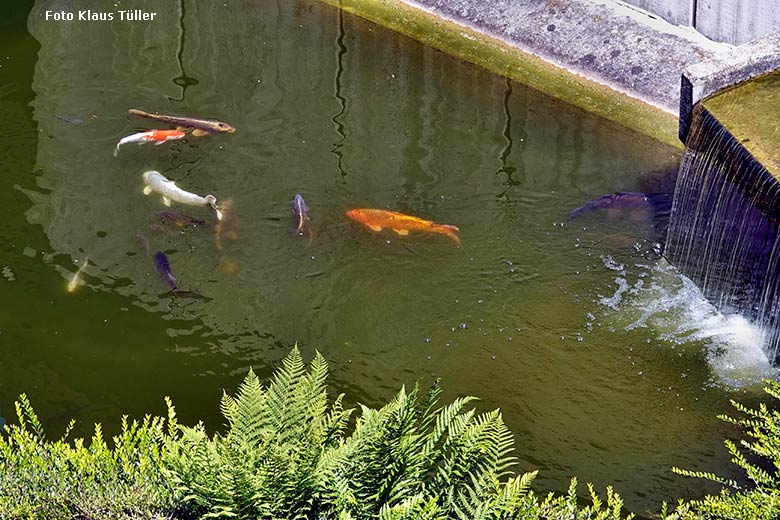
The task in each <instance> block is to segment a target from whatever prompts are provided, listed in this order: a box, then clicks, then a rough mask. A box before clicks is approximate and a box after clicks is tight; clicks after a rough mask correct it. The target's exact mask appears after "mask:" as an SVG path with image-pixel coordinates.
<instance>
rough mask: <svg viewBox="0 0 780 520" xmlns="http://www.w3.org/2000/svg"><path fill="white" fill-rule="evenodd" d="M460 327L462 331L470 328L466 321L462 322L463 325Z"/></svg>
mask: <svg viewBox="0 0 780 520" xmlns="http://www.w3.org/2000/svg"><path fill="white" fill-rule="evenodd" d="M458 327H460V329H461V330H466V329H467V328H469V326H468V324H467V323H466V322H465V321H464V322H461V323H460V324H459V325H458Z"/></svg>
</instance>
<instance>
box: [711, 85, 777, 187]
mask: <svg viewBox="0 0 780 520" xmlns="http://www.w3.org/2000/svg"><path fill="white" fill-rule="evenodd" d="M702 105H703V106H704V108H706V109H707V111H709V112H710V114H712V116H713V117H715V119H717V120H718V121H720V123H721V124H722V125H723V127H724V128H725V129H726V130H728V131H729V133H731V135H733V136H734V138H735V139H736V140H737V141H739V143H740V144H741V145H742V146H743V147H744V148H745V149H746V150H747V151H748V152H750V154H751V155H752V156H753V157H755V158H756V160H758V161H759V162H760V163H761V164H762V165H763V166H764V167H765V168H766V169H767V170H768V171H769V173H771V174H772V175H773V176H774V177H775V179H778V180H780V71H775V72H770V73H768V74H764V75H761V76H758V77H757V78H754V79H752V80H750V81H746V82H744V83H740V84H739V85H736V86H734V87H732V88H729V89H726V90H723V91H721V92H718V93H717V94H714V95H713V96H710V97H709V98H707V99H705V100H703V101H702Z"/></svg>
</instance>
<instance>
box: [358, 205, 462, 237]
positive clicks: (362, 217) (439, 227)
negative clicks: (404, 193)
mask: <svg viewBox="0 0 780 520" xmlns="http://www.w3.org/2000/svg"><path fill="white" fill-rule="evenodd" d="M347 216H348V217H349V218H351V219H352V220H355V221H357V222H360V223H361V224H363V225H365V226H366V227H367V228H369V229H370V230H371V231H382V230H383V229H385V228H387V229H392V230H393V231H395V232H396V233H398V235H400V236H405V235H408V234H409V232H410V231H422V232H424V233H438V234H441V235H445V236H447V237H449V238H450V239H452V240H454V241H455V243H456V244H460V237H459V236H458V231H459V229H458V228H457V227H455V226H450V225H449V224H437V223H436V222H431V221H430V220H425V219H421V218H419V217H413V216H411V215H404V214H403V213H397V212H395V211H385V210H383V209H367V208H360V209H351V210H349V211H347Z"/></svg>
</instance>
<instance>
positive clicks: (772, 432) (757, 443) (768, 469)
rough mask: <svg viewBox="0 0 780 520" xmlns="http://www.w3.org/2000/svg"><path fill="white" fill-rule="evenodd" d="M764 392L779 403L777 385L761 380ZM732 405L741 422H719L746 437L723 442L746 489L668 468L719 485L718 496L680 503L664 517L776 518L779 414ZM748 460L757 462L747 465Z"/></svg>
mask: <svg viewBox="0 0 780 520" xmlns="http://www.w3.org/2000/svg"><path fill="white" fill-rule="evenodd" d="M765 384H766V386H765V387H764V391H765V392H766V393H768V394H769V395H770V396H772V397H773V398H774V399H775V400H776V401H780V383H778V382H777V381H765ZM731 404H732V406H734V408H736V409H737V410H738V411H739V412H741V413H742V414H743V415H744V416H746V417H745V418H743V419H735V418H733V417H730V416H728V415H720V416H718V417H719V419H721V420H723V421H726V422H729V423H732V424H736V425H738V426H740V427H741V428H742V429H743V430H744V431H745V433H746V434H747V436H748V439H744V440H741V441H740V442H739V444H737V443H735V442H733V441H731V440H726V441H725V444H726V448H727V449H728V450H729V453H731V461H732V462H733V463H735V464H736V465H738V466H739V467H740V468H742V470H743V472H744V474H745V477H747V479H748V481H749V482H750V484H751V486H750V488H746V487H744V486H741V485H739V484H738V483H737V482H735V481H733V480H728V479H724V478H721V477H719V476H717V475H715V474H713V473H706V472H701V471H690V470H684V469H680V468H672V471H674V472H675V473H679V474H681V475H686V476H689V477H696V478H703V479H707V480H712V481H714V482H718V483H719V484H722V485H723V486H725V487H724V489H723V490H722V491H721V493H720V494H719V495H715V496H707V497H704V498H703V499H701V500H692V501H689V502H687V503H683V502H681V503H680V505H679V506H678V509H677V511H675V514H674V515H670V516H668V517H667V518H669V519H670V520H673V519H675V520H676V519H682V520H689V519H694V518H706V519H721V518H722V519H729V520H736V519H744V520H770V519H780V412H778V411H777V410H770V409H769V408H768V407H767V405H766V404H764V403H762V404H761V405H759V408H758V410H755V409H752V408H748V407H746V406H745V405H743V404H740V403H738V402H736V401H734V400H732V401H731ZM748 457H751V458H752V459H754V460H757V461H759V462H751V461H750V459H749V458H748Z"/></svg>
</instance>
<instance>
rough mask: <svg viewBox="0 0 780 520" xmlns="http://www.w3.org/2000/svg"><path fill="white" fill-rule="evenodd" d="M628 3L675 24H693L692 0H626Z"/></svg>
mask: <svg viewBox="0 0 780 520" xmlns="http://www.w3.org/2000/svg"><path fill="white" fill-rule="evenodd" d="M624 1H625V2H626V3H627V4H631V5H635V6H637V7H641V8H642V9H644V10H645V11H648V12H651V13H654V14H657V15H658V16H660V17H661V18H663V19H664V20H666V21H667V22H671V23H673V24H674V25H692V24H691V20H692V19H691V3H692V0H624Z"/></svg>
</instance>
